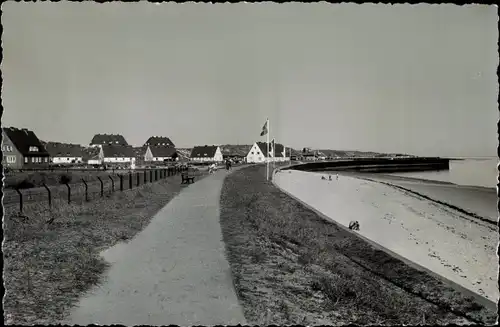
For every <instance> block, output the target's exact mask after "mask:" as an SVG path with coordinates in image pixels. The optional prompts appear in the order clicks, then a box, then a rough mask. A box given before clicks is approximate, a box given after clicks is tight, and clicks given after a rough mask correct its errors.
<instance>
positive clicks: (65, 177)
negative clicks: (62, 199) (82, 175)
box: [59, 174, 72, 184]
mask: <svg viewBox="0 0 500 327" xmlns="http://www.w3.org/2000/svg"><path fill="white" fill-rule="evenodd" d="M71 180H72V176H71V175H69V174H62V175H61V177H59V184H69V183H71Z"/></svg>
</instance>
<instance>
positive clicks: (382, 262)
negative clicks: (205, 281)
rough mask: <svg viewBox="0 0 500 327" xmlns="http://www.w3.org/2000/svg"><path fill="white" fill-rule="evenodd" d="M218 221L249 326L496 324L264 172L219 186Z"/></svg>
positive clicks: (484, 311) (251, 171) (238, 175)
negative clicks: (279, 185)
mask: <svg viewBox="0 0 500 327" xmlns="http://www.w3.org/2000/svg"><path fill="white" fill-rule="evenodd" d="M220 221H221V226H222V230H223V237H224V241H225V244H226V250H227V253H228V259H229V261H230V265H231V269H232V274H233V278H234V284H235V287H236V290H237V294H238V297H239V299H240V301H241V303H242V305H243V308H244V312H245V317H246V319H247V321H248V323H249V324H259V325H261V324H279V325H282V324H303V325H308V324H334V325H344V324H350V323H354V324H397V325H401V324H412V325H415V324H448V323H457V324H460V323H464V322H467V321H468V322H476V323H490V324H493V323H495V320H496V312H495V311H494V310H492V309H491V308H484V307H483V306H481V305H480V304H478V303H477V302H475V300H474V299H473V298H469V297H466V296H464V295H462V294H460V293H458V292H457V291H455V290H454V289H452V288H450V287H448V286H446V285H445V284H444V283H443V282H442V281H440V280H438V279H436V278H434V277H432V276H429V275H428V274H426V273H424V272H420V271H418V270H416V269H414V268H412V267H409V266H408V265H406V264H405V263H403V262H401V261H399V260H397V259H395V258H392V257H391V256H389V255H388V254H386V253H385V252H382V251H379V250H376V249H375V248H373V247H372V246H370V245H369V244H367V243H366V242H364V241H363V240H362V239H360V238H359V237H357V236H356V234H355V233H350V232H347V231H345V230H344V229H342V228H340V227H338V226H337V225H336V224H334V223H333V222H331V221H326V220H324V219H322V218H321V217H319V216H318V215H317V214H315V213H314V212H313V211H311V210H309V209H308V208H306V207H305V206H303V205H302V204H300V203H298V202H297V201H295V200H294V199H292V198H290V197H289V196H287V195H285V194H284V193H282V192H281V191H280V190H279V189H277V188H276V187H275V186H274V185H273V184H272V183H271V182H267V181H266V180H265V166H260V165H259V166H251V167H248V168H244V169H241V170H239V171H236V172H234V173H233V174H231V175H229V176H228V177H227V178H226V180H225V182H224V186H223V190H222V194H221V217H220Z"/></svg>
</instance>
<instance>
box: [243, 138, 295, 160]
mask: <svg viewBox="0 0 500 327" xmlns="http://www.w3.org/2000/svg"><path fill="white" fill-rule="evenodd" d="M274 146H275V149H271V144H269V148H270V151H269V152H270V153H269V159H270V160H269V161H271V162H272V161H275V162H281V161H287V160H290V156H289V155H288V154H287V153H285V147H284V146H283V145H282V144H279V143H275V145H274ZM287 155H288V156H287ZM267 157H268V153H267V143H265V142H255V143H254V144H253V146H252V148H251V149H250V151H248V154H247V156H246V161H247V162H248V163H260V162H267Z"/></svg>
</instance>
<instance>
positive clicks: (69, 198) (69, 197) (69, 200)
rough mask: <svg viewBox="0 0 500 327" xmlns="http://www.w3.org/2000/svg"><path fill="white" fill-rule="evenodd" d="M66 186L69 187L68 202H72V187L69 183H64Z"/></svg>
mask: <svg viewBox="0 0 500 327" xmlns="http://www.w3.org/2000/svg"><path fill="white" fill-rule="evenodd" d="M64 185H66V187H67V188H68V204H69V203H70V202H71V187H69V184H68V183H64Z"/></svg>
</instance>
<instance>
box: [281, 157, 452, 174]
mask: <svg viewBox="0 0 500 327" xmlns="http://www.w3.org/2000/svg"><path fill="white" fill-rule="evenodd" d="M449 164H450V161H449V159H443V158H428V157H422V158H394V159H390V158H355V159H349V160H332V161H314V162H306V163H301V164H294V165H290V166H288V167H285V168H282V169H283V170H287V169H294V170H301V171H329V170H331V171H337V170H344V171H364V172H386V173H390V172H410V171H427V170H448V169H449V168H450V166H449Z"/></svg>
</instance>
